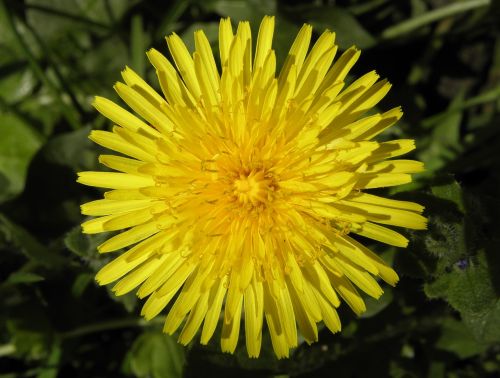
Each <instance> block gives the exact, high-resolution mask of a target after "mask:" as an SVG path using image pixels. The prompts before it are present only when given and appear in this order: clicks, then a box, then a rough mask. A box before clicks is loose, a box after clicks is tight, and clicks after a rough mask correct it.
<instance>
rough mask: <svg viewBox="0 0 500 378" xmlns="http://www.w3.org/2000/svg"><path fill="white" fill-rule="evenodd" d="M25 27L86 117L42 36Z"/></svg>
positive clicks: (73, 103) (62, 86) (63, 87)
mask: <svg viewBox="0 0 500 378" xmlns="http://www.w3.org/2000/svg"><path fill="white" fill-rule="evenodd" d="M24 26H25V27H26V28H27V29H28V30H29V31H30V32H31V34H32V35H33V38H35V40H36V42H37V43H38V45H39V46H40V48H41V49H42V50H43V51H45V57H46V59H47V60H48V63H49V64H50V66H51V68H52V69H53V70H54V74H55V75H56V77H57V80H58V81H59V84H60V86H61V88H62V89H63V90H64V91H65V92H66V94H67V95H68V97H69V99H70V101H71V104H72V105H73V106H74V107H75V109H76V110H77V112H78V113H80V116H84V115H85V111H84V110H83V108H82V106H81V105H80V103H79V102H78V100H77V98H76V95H75V94H74V93H73V90H72V89H71V86H70V85H69V84H68V82H67V80H66V79H65V78H64V76H63V74H62V73H61V71H60V70H59V68H58V64H57V62H55V61H54V60H53V59H52V57H51V55H52V54H51V51H50V49H49V47H48V46H47V45H46V43H45V42H44V41H43V40H42V38H40V36H39V35H38V34H37V33H36V31H35V30H33V28H32V27H31V25H29V24H28V23H24Z"/></svg>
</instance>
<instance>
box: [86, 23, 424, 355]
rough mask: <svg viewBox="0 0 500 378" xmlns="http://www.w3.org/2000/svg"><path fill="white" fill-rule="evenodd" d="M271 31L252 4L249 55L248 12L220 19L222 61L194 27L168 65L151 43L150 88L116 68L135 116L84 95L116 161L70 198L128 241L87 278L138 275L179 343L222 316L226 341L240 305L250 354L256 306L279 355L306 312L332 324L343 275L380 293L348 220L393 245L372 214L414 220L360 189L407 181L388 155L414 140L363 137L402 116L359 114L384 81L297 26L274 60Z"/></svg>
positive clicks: (91, 228) (386, 272) (306, 329)
mask: <svg viewBox="0 0 500 378" xmlns="http://www.w3.org/2000/svg"><path fill="white" fill-rule="evenodd" d="M273 31H274V18H273V17H265V18H264V19H263V21H262V24H261V25H260V29H259V34H258V37H257V42H256V47H255V54H254V55H253V54H252V46H253V43H252V36H251V32H250V25H249V24H248V22H241V23H239V25H238V29H237V31H236V34H233V30H232V27H231V22H230V20H229V19H223V20H221V22H220V31H219V50H220V62H221V68H219V67H218V64H217V63H216V60H215V58H214V56H213V55H212V50H211V47H210V45H209V42H208V40H207V38H206V36H205V34H204V33H203V31H198V32H196V33H195V44H196V50H195V52H194V53H193V54H192V55H191V54H190V53H189V51H188V50H187V48H186V47H185V45H184V44H183V42H182V41H181V39H180V38H179V37H178V36H177V35H176V34H172V35H171V36H169V37H167V44H168V48H169V50H170V53H171V55H172V57H173V61H174V64H175V67H176V68H175V67H174V65H173V64H172V63H171V62H170V61H169V60H168V59H166V58H165V57H164V56H163V55H162V54H161V53H159V52H158V51H156V50H154V49H151V50H149V51H148V53H147V56H148V58H149V60H150V61H151V63H152V64H153V66H154V67H155V69H156V74H157V75H158V79H159V84H160V87H161V90H162V92H163V96H162V95H160V94H158V93H157V92H156V91H155V90H154V89H153V88H151V87H150V86H149V85H148V84H146V82H145V81H144V80H142V79H141V78H140V77H139V76H138V75H137V74H136V73H134V72H133V71H132V70H131V69H130V68H126V69H125V70H124V71H123V73H122V74H123V80H124V81H125V84H124V83H117V84H116V86H115V89H116V91H117V92H118V94H119V96H120V97H121V98H122V99H123V100H124V101H125V102H126V103H127V104H128V105H129V106H130V107H131V108H132V109H133V110H134V111H135V113H137V114H138V115H139V116H140V117H141V118H138V117H136V116H135V115H133V114H132V113H130V112H128V111H126V110H124V109H122V108H121V107H120V106H118V105H116V104H114V103H113V102H111V101H109V100H107V99H104V98H101V97H97V98H96V99H95V102H94V106H95V107H96V108H97V110H98V111H99V112H101V113H102V114H103V115H104V116H105V117H107V118H109V119H110V120H111V121H113V123H114V124H116V126H114V127H113V131H112V132H108V131H93V132H92V133H91V135H90V138H91V139H92V140H93V141H94V142H96V143H98V144H100V145H101V146H104V147H106V148H109V149H111V150H114V151H116V152H118V153H120V154H121V155H120V156H117V155H101V156H100V158H99V161H100V162H101V163H102V164H104V165H105V166H107V167H109V168H111V169H113V170H115V171H118V172H82V173H80V174H79V178H78V181H79V182H80V183H82V184H85V185H90V186H96V187H101V188H108V189H111V190H110V191H107V192H105V193H104V199H101V200H97V201H93V202H90V203H86V204H84V205H82V213H83V214H85V215H92V216H97V218H94V219H92V220H89V221H87V222H85V223H83V225H82V226H83V231H84V232H85V233H89V234H92V233H98V232H104V231H118V230H123V229H127V230H126V231H125V232H122V233H118V234H117V235H116V236H113V237H112V238H110V239H109V240H107V241H106V242H105V243H103V244H101V245H100V246H99V247H98V250H99V252H101V253H107V252H114V251H118V250H121V249H122V248H129V249H128V250H127V251H126V252H124V253H122V254H121V255H120V256H119V257H117V258H116V259H115V260H114V261H112V262H111V263H109V264H108V265H106V266H105V267H104V268H103V269H102V270H101V271H99V273H98V274H97V277H96V279H97V281H98V282H99V284H101V285H106V284H109V283H111V282H114V281H117V280H118V282H117V283H116V285H115V286H114V288H113V290H114V291H115V293H116V294H117V295H122V294H125V293H127V292H130V291H131V290H135V289H136V288H137V287H138V290H137V295H138V296H139V297H140V298H146V297H147V298H148V299H147V301H146V303H145V304H144V307H143V309H142V315H144V317H145V318H146V319H151V318H153V317H155V316H156V315H158V314H159V313H160V312H161V311H162V310H163V309H164V308H165V307H166V306H167V305H168V304H169V303H171V302H172V303H173V304H172V306H171V308H170V310H169V311H168V315H167V318H166V322H165V327H164V331H165V332H167V333H169V334H172V333H174V332H175V331H176V330H177V329H178V328H179V327H180V326H181V325H183V328H182V331H181V333H180V336H179V341H180V342H181V343H183V344H187V343H189V342H190V341H191V340H192V338H193V337H194V336H195V335H196V333H197V331H198V330H199V329H200V328H201V343H202V344H206V343H208V341H209V340H210V338H211V337H212V335H213V333H214V330H215V329H216V327H217V324H218V323H219V318H221V319H220V323H222V336H221V345H222V350H223V351H225V352H233V351H234V350H235V348H236V345H237V343H238V337H239V334H240V323H241V321H242V318H243V319H244V332H245V339H246V347H247V351H248V354H249V355H250V357H257V356H259V352H260V348H261V339H262V332H263V323H264V319H265V322H266V323H267V328H268V330H269V333H270V335H271V340H272V344H273V347H274V350H275V352H276V355H277V356H278V358H282V357H286V356H288V355H289V350H290V348H293V347H295V346H297V326H298V329H299V330H300V332H301V334H302V336H303V337H304V339H305V340H306V341H307V342H308V343H312V342H314V341H316V340H317V338H318V330H317V323H318V322H321V321H323V322H324V324H325V325H326V326H327V327H328V328H329V329H330V330H331V331H332V332H338V331H340V328H341V326H340V320H339V317H338V315H337V312H336V308H337V307H338V306H339V305H340V303H341V302H340V299H342V300H343V301H345V302H346V303H347V305H349V306H350V307H351V308H352V310H353V311H354V312H355V313H356V314H361V313H362V312H363V311H365V304H364V302H363V299H362V297H361V296H360V294H359V293H358V291H357V289H361V290H362V291H364V292H365V293H366V294H368V295H370V296H372V297H374V298H378V297H380V295H382V292H383V291H382V289H381V287H380V286H379V284H378V282H377V280H376V278H374V277H378V278H381V279H382V280H384V281H385V282H387V283H389V284H390V285H395V284H396V282H397V281H398V276H397V274H396V273H395V272H394V271H393V270H392V269H391V268H390V267H388V266H387V265H386V264H385V263H384V261H383V260H382V259H380V258H379V257H378V256H377V255H375V254H374V253H373V252H371V251H370V250H368V249H367V248H366V247H364V246H363V245H362V244H360V243H359V242H358V241H357V240H356V239H354V238H352V237H351V236H350V234H358V235H362V236H365V237H368V238H371V239H375V240H378V241H380V242H383V243H386V244H390V245H394V246H398V247H406V245H407V243H408V240H407V239H406V238H405V237H404V236H402V235H400V234H399V233H397V232H396V231H393V230H392V229H389V228H386V227H385V225H389V226H399V227H407V228H413V229H424V228H425V227H426V219H425V218H424V217H423V216H422V215H420V213H421V212H422V210H423V207H422V206H420V205H418V204H415V203H412V202H405V201H397V200H393V199H387V198H383V197H379V196H376V195H373V194H367V193H364V192H363V190H364V189H372V188H380V187H389V186H394V185H400V184H405V183H408V182H410V181H411V176H410V174H411V173H414V172H419V171H421V170H422V169H423V166H422V164H421V163H420V162H417V161H412V160H400V159H391V160H387V159H390V158H394V157H397V156H400V155H403V154H405V153H407V152H409V151H411V150H413V149H414V142H413V141H412V140H393V141H389V142H376V141H373V140H372V139H373V138H374V137H375V136H376V135H377V134H380V133H381V132H383V131H384V130H386V129H387V128H388V127H390V126H392V125H393V124H394V123H395V122H397V121H398V120H399V118H400V117H401V115H402V112H401V109H400V108H395V109H391V110H389V111H387V112H385V113H376V114H372V115H368V116H367V115H365V113H367V112H368V111H370V110H371V109H372V108H373V107H374V106H375V105H376V104H377V103H378V102H379V101H380V100H381V99H382V98H383V97H384V96H385V94H386V93H387V92H388V91H389V88H390V84H389V83H388V82H387V81H386V80H381V81H379V80H378V79H379V76H378V75H377V74H376V73H375V72H369V73H367V74H366V75H364V76H362V77H361V78H359V79H357V80H356V81H354V82H353V83H352V84H350V85H346V84H345V81H344V80H345V78H346V75H347V73H348V71H349V70H350V68H351V67H352V66H353V65H354V63H355V62H356V60H357V59H358V57H359V54H360V52H359V51H358V50H357V49H356V48H354V47H353V48H350V49H348V50H347V51H345V52H344V53H343V54H342V55H341V56H340V57H339V58H338V59H337V60H336V61H335V62H334V57H335V55H336V53H337V46H336V45H335V42H334V41H335V34H334V33H332V32H329V31H325V32H324V33H323V34H322V35H321V37H320V38H319V39H318V40H317V41H316V42H315V43H314V46H313V47H312V48H311V49H310V51H309V45H310V41H311V31H312V28H311V26H310V25H304V26H303V27H302V29H301V30H300V32H299V34H298V36H297V38H296V39H295V42H294V43H293V45H292V47H291V49H290V52H289V54H288V56H287V58H286V60H285V63H284V65H283V68H282V69H281V71H280V72H279V74H277V73H276V57H275V53H274V51H273V50H272V38H273ZM122 155H125V156H127V157H125V156H122ZM381 224H382V225H384V226H382V225H381ZM132 245H133V247H131V246H132ZM130 247H131V248H130ZM356 287H357V288H356Z"/></svg>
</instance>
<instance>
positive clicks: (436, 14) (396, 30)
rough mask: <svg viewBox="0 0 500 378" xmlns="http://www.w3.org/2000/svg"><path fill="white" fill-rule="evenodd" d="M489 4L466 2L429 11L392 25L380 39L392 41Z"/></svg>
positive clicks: (481, 0) (476, 0) (479, 0)
mask: <svg viewBox="0 0 500 378" xmlns="http://www.w3.org/2000/svg"><path fill="white" fill-rule="evenodd" d="M489 4H490V0H468V1H460V2H456V3H452V4H450V5H447V6H444V7H441V8H438V9H434V10H431V11H429V12H426V13H424V14H421V15H419V16H416V17H413V18H410V19H409V20H406V21H403V22H401V23H399V24H396V25H393V26H391V27H389V28H387V29H385V30H384V31H383V32H382V34H381V37H382V38H383V39H392V38H396V37H399V36H400V35H401V34H407V33H410V32H412V31H414V30H415V29H418V28H421V27H422V26H425V25H427V24H430V23H432V22H435V21H438V20H441V19H443V18H446V17H450V16H453V15H454V14H458V13H462V12H466V11H468V10H471V9H475V8H480V7H484V6H486V5H489Z"/></svg>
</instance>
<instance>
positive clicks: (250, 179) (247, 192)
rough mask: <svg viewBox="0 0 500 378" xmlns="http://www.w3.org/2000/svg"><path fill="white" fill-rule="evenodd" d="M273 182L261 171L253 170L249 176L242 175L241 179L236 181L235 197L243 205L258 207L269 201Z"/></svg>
mask: <svg viewBox="0 0 500 378" xmlns="http://www.w3.org/2000/svg"><path fill="white" fill-rule="evenodd" d="M271 182H272V181H271V180H270V179H268V178H266V177H265V175H264V172H263V171H260V170H259V171H256V170H253V171H251V172H250V173H248V174H245V173H240V175H239V178H238V179H236V180H234V195H235V196H236V197H237V198H238V200H239V201H240V202H241V203H243V204H247V203H250V204H252V205H254V206H257V205H259V204H260V203H265V202H267V201H268V200H269V191H270V190H272V189H271V187H270V185H271Z"/></svg>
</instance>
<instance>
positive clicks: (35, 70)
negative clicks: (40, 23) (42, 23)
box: [0, 0, 79, 129]
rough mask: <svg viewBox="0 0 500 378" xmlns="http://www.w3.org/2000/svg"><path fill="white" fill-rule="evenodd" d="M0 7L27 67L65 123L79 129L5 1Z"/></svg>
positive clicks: (3, 0) (76, 121)
mask: <svg viewBox="0 0 500 378" xmlns="http://www.w3.org/2000/svg"><path fill="white" fill-rule="evenodd" d="M0 6H1V7H2V8H3V9H2V11H3V12H4V13H5V15H6V18H7V22H8V24H9V27H10V29H11V30H12V33H13V35H14V37H15V39H16V41H17V42H18V43H19V45H20V46H21V47H22V51H23V53H24V56H25V58H26V60H27V61H28V63H29V65H30V66H31V69H32V70H33V73H34V74H35V75H36V76H37V77H38V79H39V80H40V81H41V82H42V84H43V85H44V86H45V87H46V88H47V89H48V90H49V91H50V92H52V95H53V96H54V98H55V99H57V101H58V102H59V103H60V105H61V109H62V112H63V115H64V117H65V119H66V121H68V123H69V124H70V126H71V127H72V128H73V129H78V128H79V122H78V120H76V119H75V117H74V116H73V115H72V114H71V112H70V111H69V108H68V107H67V106H66V104H65V103H64V102H63V101H62V98H61V96H60V93H59V89H58V88H57V87H56V86H55V85H54V83H52V81H50V80H49V78H48V77H47V75H45V72H44V71H43V69H42V67H41V66H40V65H39V64H38V62H37V59H36V58H35V56H34V55H33V53H32V52H31V50H30V48H29V46H28V45H27V43H26V42H25V41H24V39H23V37H22V36H21V34H20V33H19V31H18V30H17V27H16V24H15V21H14V18H13V16H12V13H11V12H10V11H9V9H8V7H7V6H6V5H5V0H2V1H1V2H0Z"/></svg>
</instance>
